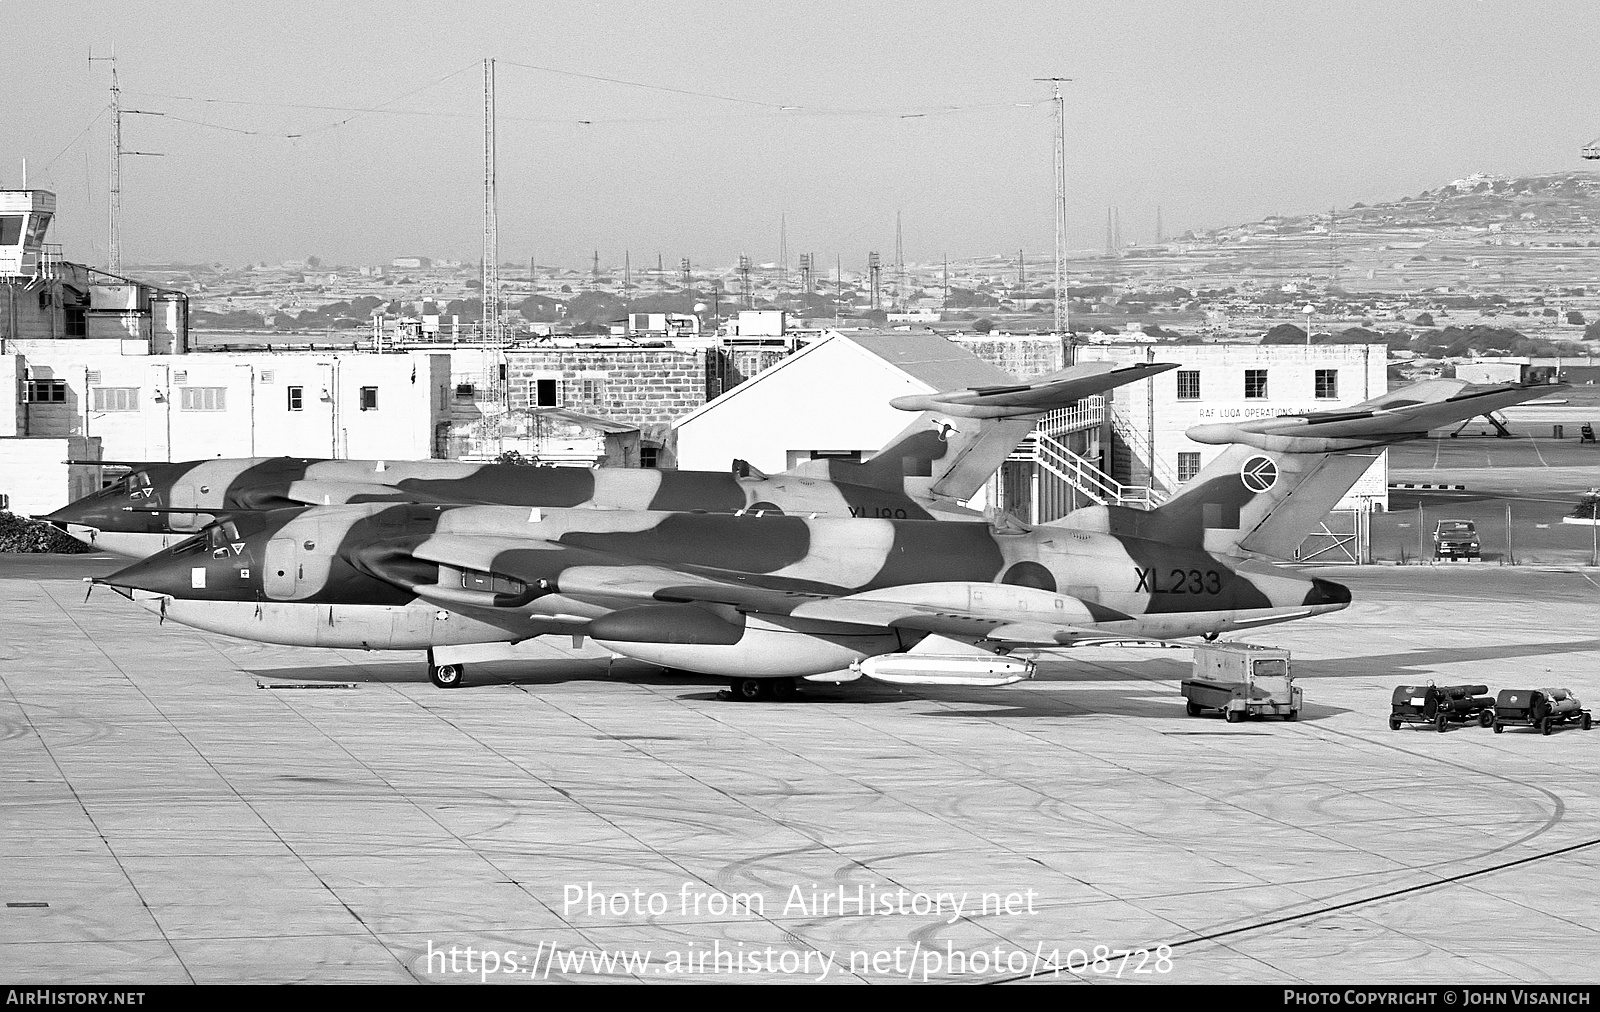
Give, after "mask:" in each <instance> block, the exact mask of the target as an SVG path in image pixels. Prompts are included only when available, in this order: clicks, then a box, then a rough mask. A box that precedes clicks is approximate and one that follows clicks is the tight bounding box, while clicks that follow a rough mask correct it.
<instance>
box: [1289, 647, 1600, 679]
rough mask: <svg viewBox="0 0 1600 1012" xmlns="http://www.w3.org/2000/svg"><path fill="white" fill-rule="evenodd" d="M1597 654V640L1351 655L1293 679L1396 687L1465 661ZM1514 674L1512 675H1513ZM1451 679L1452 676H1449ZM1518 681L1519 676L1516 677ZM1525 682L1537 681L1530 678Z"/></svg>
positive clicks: (1310, 666) (1305, 668)
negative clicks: (1388, 681)
mask: <svg viewBox="0 0 1600 1012" xmlns="http://www.w3.org/2000/svg"><path fill="white" fill-rule="evenodd" d="M1596 650H1600V639H1587V640H1569V641H1564V642H1560V643H1507V644H1503V645H1498V646H1494V645H1477V646H1458V647H1434V648H1426V647H1424V648H1419V649H1417V650H1408V651H1406V652H1405V653H1395V654H1375V655H1372V656H1361V655H1355V656H1351V657H1348V658H1344V659H1342V660H1341V659H1334V660H1324V661H1316V662H1312V663H1303V664H1302V663H1297V664H1296V665H1295V678H1296V679H1298V680H1305V681H1315V680H1317V679H1321V678H1348V677H1350V676H1352V675H1359V676H1362V677H1372V676H1374V675H1377V676H1386V677H1390V678H1393V679H1395V680H1396V681H1397V682H1398V683H1401V684H1406V683H1414V682H1421V681H1426V680H1427V678H1428V677H1430V676H1432V675H1433V674H1434V672H1433V670H1432V669H1433V668H1436V667H1441V666H1443V665H1447V664H1460V663H1464V662H1469V661H1507V660H1530V659H1536V658H1540V657H1551V656H1554V655H1558V654H1581V653H1593V652H1594V651H1596ZM1514 674H1515V673H1514ZM1452 677H1453V676H1452ZM1518 677H1520V675H1519V676H1518ZM1527 680H1528V681H1538V678H1537V677H1531V676H1530V678H1529V679H1527Z"/></svg>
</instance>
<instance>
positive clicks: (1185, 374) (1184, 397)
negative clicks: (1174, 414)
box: [1178, 369, 1200, 401]
mask: <svg viewBox="0 0 1600 1012" xmlns="http://www.w3.org/2000/svg"><path fill="white" fill-rule="evenodd" d="M1199 399H1200V370H1199V369H1179V370H1178V400H1180V401H1197V400H1199Z"/></svg>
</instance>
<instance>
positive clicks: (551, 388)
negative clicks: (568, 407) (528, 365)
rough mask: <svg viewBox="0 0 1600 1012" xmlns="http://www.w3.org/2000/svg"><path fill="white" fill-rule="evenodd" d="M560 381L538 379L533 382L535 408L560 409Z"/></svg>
mask: <svg viewBox="0 0 1600 1012" xmlns="http://www.w3.org/2000/svg"><path fill="white" fill-rule="evenodd" d="M559 384H560V381H559V380H553V379H536V380H534V381H533V406H534V407H536V408H558V407H560V406H561V401H560V400H559V399H557V394H558V387H559Z"/></svg>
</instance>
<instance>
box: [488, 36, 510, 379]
mask: <svg viewBox="0 0 1600 1012" xmlns="http://www.w3.org/2000/svg"><path fill="white" fill-rule="evenodd" d="M494 142H495V109H494V60H492V59H486V60H484V61H483V359H484V370H483V371H484V386H485V387H486V388H487V389H488V391H489V399H490V400H492V401H495V402H497V403H501V404H504V403H505V402H506V383H505V378H504V374H503V373H502V369H501V367H502V365H503V363H504V362H505V333H504V330H503V329H502V328H501V326H500V225H499V220H498V208H499V200H498V196H497V194H496V193H495V148H494Z"/></svg>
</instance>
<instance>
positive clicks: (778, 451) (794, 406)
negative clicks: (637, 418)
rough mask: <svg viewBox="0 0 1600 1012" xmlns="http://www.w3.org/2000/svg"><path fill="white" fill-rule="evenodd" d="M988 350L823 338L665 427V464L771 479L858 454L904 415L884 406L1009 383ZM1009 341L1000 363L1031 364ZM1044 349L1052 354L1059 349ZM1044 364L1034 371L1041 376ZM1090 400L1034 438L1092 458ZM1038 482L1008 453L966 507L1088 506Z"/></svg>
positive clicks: (872, 337)
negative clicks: (671, 434)
mask: <svg viewBox="0 0 1600 1012" xmlns="http://www.w3.org/2000/svg"><path fill="white" fill-rule="evenodd" d="M996 343H1002V342H996V341H993V340H985V341H982V342H979V343H978V345H977V349H978V350H981V352H982V353H983V357H980V356H979V354H975V353H974V349H970V348H968V347H967V346H965V345H964V344H963V343H960V342H956V341H952V340H949V339H947V338H944V337H941V336H939V335H937V334H931V333H906V332H897V333H881V332H880V333H868V332H859V331H855V332H838V331H835V332H830V333H829V334H828V335H827V336H825V337H824V338H822V339H821V340H819V341H817V342H815V343H813V344H811V345H808V346H807V347H805V348H803V349H801V350H800V351H799V352H797V353H796V354H794V355H791V356H790V357H788V358H785V359H783V360H782V361H781V362H779V363H777V364H776V365H773V366H772V367H770V368H768V369H766V370H765V371H763V372H761V373H759V374H757V375H756V376H754V377H753V378H751V379H748V380H746V381H745V382H743V383H741V384H739V385H738V386H736V387H734V388H733V389H732V390H729V391H728V392H726V393H724V394H722V395H721V396H720V397H717V398H715V399H714V400H711V401H709V402H707V403H706V404H705V405H703V406H702V407H700V408H699V409H697V410H695V411H692V412H690V413H689V414H687V415H684V416H683V417H681V418H679V419H678V420H677V421H675V422H673V423H672V424H673V429H674V431H675V433H676V437H677V453H678V460H677V466H678V467H680V468H683V469H685V470H706V471H721V470H726V469H727V468H728V467H730V466H731V465H732V462H733V461H734V460H735V459H742V460H746V461H748V462H749V463H750V464H751V465H753V466H754V467H756V468H758V469H759V470H762V471H766V472H768V473H774V474H775V473H777V472H780V471H786V470H788V469H790V468H792V467H794V466H796V465H797V464H800V463H801V462H803V461H806V460H811V459H816V458H838V459H844V460H851V461H859V460H862V459H864V458H866V457H870V456H871V455H872V454H873V453H875V452H877V451H878V450H880V449H882V448H883V447H884V446H885V445H886V444H887V443H888V442H889V441H890V440H891V439H893V438H894V437H895V436H897V435H899V434H900V433H901V432H902V431H904V430H905V428H906V426H908V425H910V424H911V423H912V422H913V421H914V420H915V418H916V415H914V414H912V413H910V412H906V411H900V410H897V409H895V408H892V407H890V406H889V401H890V400H891V399H892V398H895V397H900V396H903V395H907V394H926V393H933V392H936V391H940V390H954V389H959V388H961V387H969V386H984V385H1004V384H1009V383H1014V382H1016V379H1017V377H1016V376H1013V375H1012V374H1010V373H1007V372H1005V371H1002V370H1001V369H999V368H997V367H996V366H994V365H991V364H989V362H987V361H985V358H990V357H994V356H995V355H996V354H997V351H996V349H993V348H991V347H990V345H992V344H996ZM1015 343H1016V344H1018V348H1017V349H1016V351H1017V354H1016V355H1014V356H1006V358H1008V359H1009V358H1015V359H1016V360H1017V361H1019V362H1021V361H1025V360H1027V359H1028V358H1029V357H1030V356H1029V355H1027V354H1025V353H1028V352H1032V353H1033V355H1032V356H1031V357H1032V358H1034V359H1041V358H1043V356H1040V355H1039V354H1038V352H1039V350H1040V349H1039V348H1038V347H1037V346H1036V343H1031V342H1027V341H1019V342H1015ZM1054 344H1055V348H1054V350H1055V352H1056V355H1057V356H1059V354H1060V347H1059V342H1054ZM1000 350H1001V351H1004V349H1000ZM1052 364H1054V363H1047V364H1046V365H1045V367H1044V368H1043V369H1042V371H1045V372H1048V371H1051V369H1050V365H1052ZM1034 375H1037V372H1034ZM1100 404H1101V401H1100V399H1099V398H1090V399H1088V400H1087V401H1084V402H1080V406H1079V408H1076V409H1067V410H1065V411H1062V412H1057V413H1052V418H1051V420H1049V421H1048V422H1047V423H1046V424H1045V425H1042V426H1041V427H1042V428H1047V430H1048V433H1047V434H1046V435H1036V436H1035V437H1034V439H1035V440H1043V439H1049V440H1053V441H1055V445H1059V446H1061V447H1062V448H1069V447H1070V449H1071V451H1072V452H1073V453H1075V454H1079V455H1083V456H1087V457H1094V456H1098V454H1099V446H1098V438H1099V433H1098V427H1097V424H1096V423H1098V421H1099V419H1100V414H1099V412H1100ZM1056 416H1060V417H1056ZM1069 416H1070V417H1069ZM1041 477H1045V478H1047V477H1048V476H1046V475H1044V473H1043V471H1042V470H1041V468H1040V465H1039V463H1038V462H1037V461H1036V460H1035V459H1034V458H1032V457H1031V456H1030V457H1028V458H1027V459H1022V457H1021V456H1019V457H1018V458H1016V459H1014V460H1013V461H1012V462H1008V463H1007V464H1006V465H1005V468H1004V469H1003V477H1001V476H998V475H997V477H996V478H995V479H993V480H991V482H990V486H989V488H988V490H987V491H986V492H981V493H979V496H978V497H976V498H975V499H974V500H973V503H972V505H973V506H974V508H982V507H983V506H984V505H985V504H986V503H988V504H994V503H996V502H997V500H998V505H999V506H1001V507H1002V508H1005V509H1007V510H1013V511H1020V513H1021V514H1022V515H1026V516H1027V517H1028V518H1029V519H1033V520H1038V519H1051V518H1052V517H1053V516H1059V515H1060V514H1061V513H1065V512H1067V511H1068V510H1069V509H1072V508H1074V507H1076V506H1079V505H1085V504H1087V502H1088V501H1089V500H1087V499H1085V498H1083V497H1082V496H1081V495H1080V494H1079V493H1077V492H1075V491H1074V490H1072V489H1069V488H1061V489H1059V490H1056V491H1053V492H1048V491H1047V490H1045V489H1043V488H1041ZM1042 499H1043V500H1046V506H1045V508H1044V515H1041V513H1040V509H1041V505H1040V504H1041V500H1042Z"/></svg>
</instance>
